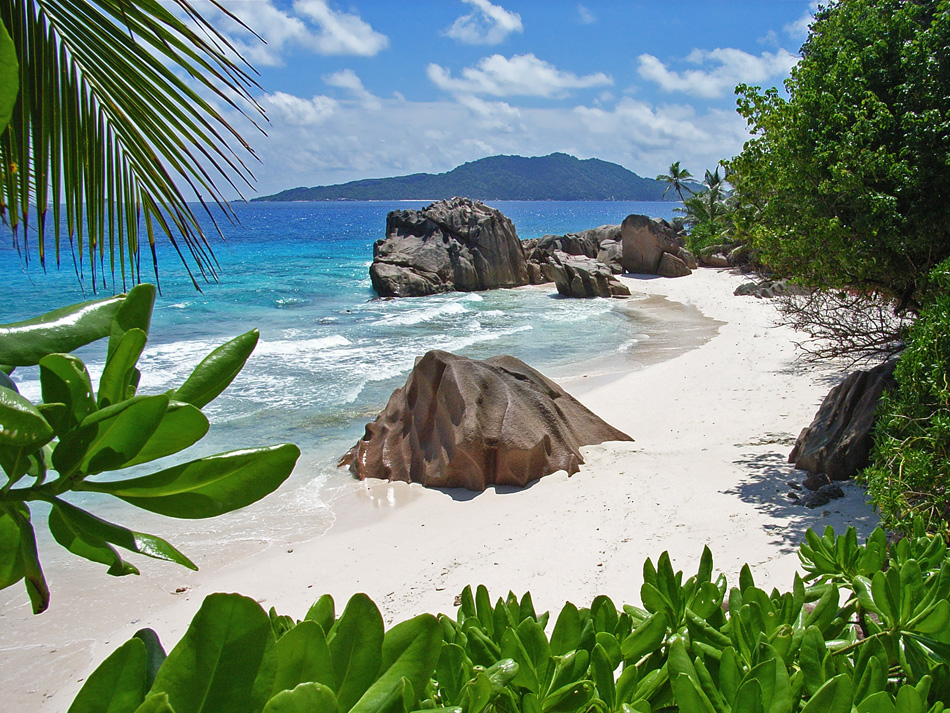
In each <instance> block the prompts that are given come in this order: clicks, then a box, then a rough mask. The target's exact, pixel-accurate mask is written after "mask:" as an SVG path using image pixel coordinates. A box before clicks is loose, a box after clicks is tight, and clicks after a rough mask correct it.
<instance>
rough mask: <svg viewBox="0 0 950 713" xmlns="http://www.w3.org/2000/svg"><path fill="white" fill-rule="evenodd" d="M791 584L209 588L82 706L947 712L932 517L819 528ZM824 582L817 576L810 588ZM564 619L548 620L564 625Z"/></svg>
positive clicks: (947, 597)
mask: <svg viewBox="0 0 950 713" xmlns="http://www.w3.org/2000/svg"><path fill="white" fill-rule="evenodd" d="M799 556H800V558H801V561H802V566H803V569H804V577H800V576H799V575H797V574H796V575H795V579H794V582H793V584H792V589H791V591H790V592H785V593H780V592H778V591H777V590H773V591H772V592H766V591H765V590H763V589H761V588H759V587H757V586H756V585H755V582H754V580H753V577H752V574H751V572H750V571H749V568H748V566H745V567H743V569H742V571H741V573H740V575H739V582H738V586H733V587H732V588H729V586H728V583H727V581H726V578H725V576H723V575H721V574H720V575H718V576H715V575H714V572H713V561H712V555H711V553H710V551H709V549H708V548H707V549H705V551H704V552H703V556H702V558H701V559H700V565H699V570H698V572H697V573H696V574H695V575H693V576H690V577H684V574H683V573H682V572H674V570H673V566H672V563H671V561H670V558H669V555H668V554H666V553H663V554H662V555H661V556H660V558H659V560H658V561H657V562H656V564H654V563H653V562H652V561H650V560H647V561H646V562H645V563H644V565H643V580H644V583H643V586H642V587H641V590H640V600H641V601H642V602H643V608H641V607H637V606H631V605H625V606H623V607H622V608H621V609H619V610H618V609H617V606H616V605H615V604H614V603H613V602H612V601H611V600H610V599H609V598H608V597H605V596H599V597H597V598H595V599H594V601H593V602H591V604H590V606H589V607H585V608H581V609H578V608H577V607H576V606H575V605H574V604H571V603H567V604H565V606H564V607H563V608H562V609H561V611H560V613H559V614H558V616H557V619H556V620H555V621H554V625H553V628H549V626H548V625H549V615H548V614H547V613H543V614H538V613H537V612H536V611H535V607H534V604H533V602H532V599H531V595H530V594H525V595H524V596H522V597H521V598H520V599H519V598H518V597H516V596H515V595H514V594H509V595H508V596H507V597H506V598H505V599H498V600H497V601H496V602H495V604H494V605H492V602H491V599H490V597H489V594H488V591H487V590H486V589H485V588H484V587H478V588H476V590H475V591H474V592H473V591H472V589H471V588H470V587H466V588H465V590H464V591H463V592H462V594H461V596H460V598H459V602H460V605H459V609H458V612H457V615H456V617H455V618H454V619H453V618H450V617H448V616H445V615H440V616H439V617H434V616H432V615H430V614H421V615H419V616H416V617H414V618H412V619H409V620H408V621H404V622H402V623H400V624H397V625H396V626H394V627H393V628H391V629H390V630H389V631H385V630H384V626H383V618H382V616H381V615H380V612H379V610H378V609H377V608H376V606H375V604H373V602H372V601H371V600H370V599H369V598H368V597H367V596H366V595H365V594H356V595H354V596H353V597H352V598H351V599H350V600H349V602H348V603H347V604H346V607H345V609H344V610H343V612H342V613H341V614H340V615H337V613H336V609H335V605H334V602H333V600H332V599H331V598H330V597H329V596H323V597H321V598H320V599H319V600H318V601H317V602H316V603H315V604H314V605H313V606H312V607H311V608H310V610H309V611H308V612H307V613H306V616H305V617H304V619H303V620H302V621H296V620H294V619H292V618H290V617H288V616H281V615H278V614H277V612H276V611H275V610H274V609H271V610H270V613H269V614H268V613H265V611H264V610H263V609H262V608H261V607H260V605H259V604H257V603H256V602H254V601H253V600H251V599H248V598H246V597H241V596H239V595H237V594H212V595H211V596H209V597H208V598H207V599H205V601H204V604H203V605H202V607H201V609H200V610H199V611H198V613H197V615H196V616H195V618H194V620H193V621H192V623H191V626H190V627H189V629H188V631H187V633H186V634H185V636H184V637H183V638H182V639H181V641H180V642H179V643H178V644H177V646H175V648H174V649H172V651H171V652H170V653H169V654H168V655H167V657H166V655H165V651H164V649H163V648H162V646H161V643H160V642H159V640H158V637H157V636H156V635H155V633H154V632H152V631H151V630H149V629H145V630H142V631H140V632H138V633H137V634H136V636H135V637H134V638H132V639H130V640H129V641H128V642H127V643H125V644H124V645H122V646H121V647H119V648H118V649H117V650H116V651H115V652H114V653H113V654H112V655H111V656H109V657H108V658H107V659H106V660H105V661H104V662H103V663H102V664H101V665H100V666H99V668H98V669H97V670H96V671H95V672H93V673H92V674H91V675H90V676H89V678H88V680H87V681H86V683H85V685H84V686H83V688H82V690H81V691H80V692H79V694H78V696H77V698H76V700H75V701H74V703H73V706H72V707H71V708H70V712H71V713H78V712H79V711H84V712H87V713H98V712H100V711H103V712H104V711H110V713H153V712H159V711H160V712H161V713H217V712H218V711H228V712H229V713H410V712H411V711H426V710H430V711H440V712H442V713H634V712H639V713H650V711H671V712H672V711H681V712H682V713H757V712H758V713H798V712H799V711H801V712H802V713H852V711H855V710H856V711H858V713H925V712H929V713H940V711H943V710H944V704H943V701H946V700H950V558H948V553H947V547H946V544H945V542H944V540H943V539H942V538H939V537H936V538H935V537H927V536H925V535H923V534H922V532H919V533H917V536H915V537H911V538H906V539H904V540H901V541H900V542H899V543H898V544H897V545H895V546H893V547H891V549H890V551H888V546H887V540H886V538H885V535H884V532H883V530H880V529H878V530H876V531H875V532H874V533H873V534H872V535H871V536H870V537H869V538H868V540H867V542H866V543H865V544H864V545H859V544H858V541H857V536H856V533H855V531H854V529H853V528H850V529H849V530H848V531H847V532H846V533H845V534H844V535H841V536H838V537H835V534H834V532H833V531H831V529H830V528H829V529H827V530H826V531H825V533H824V534H823V535H822V536H818V535H817V534H815V533H814V532H812V531H811V530H809V531H808V536H807V541H806V543H805V544H803V545H802V546H801V548H800V552H799ZM806 582H808V583H810V585H808V586H806ZM548 630H549V631H550V635H548V633H547V631H548Z"/></svg>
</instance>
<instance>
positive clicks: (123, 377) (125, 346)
mask: <svg viewBox="0 0 950 713" xmlns="http://www.w3.org/2000/svg"><path fill="white" fill-rule="evenodd" d="M147 340H148V337H147V336H146V334H145V332H143V331H142V330H141V329H130V330H129V331H128V332H126V333H125V334H123V335H122V338H121V339H120V340H119V342H118V344H117V345H116V347H115V349H114V350H112V353H111V354H110V355H109V358H108V359H107V360H106V365H105V368H104V369H103V370H102V378H100V379H99V398H98V401H97V404H98V406H99V408H106V407H107V406H112V405H113V404H117V403H120V402H122V401H125V399H127V398H131V397H132V396H133V394H131V393H129V385H130V384H131V383H132V379H133V374H134V373H135V365H136V364H138V361H139V357H140V356H142V350H143V349H144V348H145V342H146V341H147Z"/></svg>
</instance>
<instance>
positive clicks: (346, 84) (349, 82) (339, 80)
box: [323, 69, 382, 110]
mask: <svg viewBox="0 0 950 713" xmlns="http://www.w3.org/2000/svg"><path fill="white" fill-rule="evenodd" d="M323 81H324V82H326V83H327V84H329V85H330V86H331V87H338V88H340V89H345V90H347V91H348V92H350V93H351V94H352V95H353V97H354V98H355V99H357V100H358V101H359V102H360V103H361V104H362V105H363V106H365V107H366V108H367V109H372V110H378V109H380V108H381V107H382V104H381V103H380V101H379V98H378V97H376V96H373V94H372V93H370V92H369V90H367V89H366V87H364V86H363V81H362V80H361V79H360V78H359V77H358V76H357V75H356V72H354V71H353V70H352V69H343V70H341V71H339V72H334V73H333V74H329V75H327V76H325V77H324V78H323Z"/></svg>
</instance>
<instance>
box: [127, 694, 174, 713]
mask: <svg viewBox="0 0 950 713" xmlns="http://www.w3.org/2000/svg"><path fill="white" fill-rule="evenodd" d="M135 713H175V710H174V709H173V708H172V705H171V703H169V702H168V694H167V693H155V694H149V696H148V698H146V699H145V700H144V701H142V705H140V706H139V707H138V708H136V709H135Z"/></svg>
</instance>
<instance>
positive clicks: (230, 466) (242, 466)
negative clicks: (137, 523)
mask: <svg viewBox="0 0 950 713" xmlns="http://www.w3.org/2000/svg"><path fill="white" fill-rule="evenodd" d="M299 456H300V449H299V448H297V446H295V445H292V444H283V445H277V446H266V447H263V448H254V449H246V450H241V451H232V452H230V453H222V454H219V455H216V456H208V457H207V458H201V459H198V460H194V461H191V462H189V463H184V464H182V465H177V466H174V467H172V468H167V469H165V470H161V471H159V472H157V473H153V474H151V475H145V476H142V477H140V478H131V479H129V480H124V481H115V482H109V483H98V482H91V481H88V480H85V481H82V482H80V483H77V484H76V486H75V489H76V490H89V491H93V492H97V493H108V494H109V495H114V496H115V497H117V498H121V499H122V500H125V501H126V502H128V503H131V504H132V505H135V506H136V507H140V508H142V509H144V510H150V511H151V512H157V513H159V514H161V515H167V516H169V517H179V518H205V517H214V516H216V515H221V514H222V513H226V512H230V511H232V510H236V509H238V508H242V507H244V506H246V505H250V504H251V503H253V502H256V501H258V500H260V499H261V498H262V497H264V496H265V495H267V494H268V493H271V492H273V491H274V490H276V489H277V487H278V486H279V485H280V484H281V483H283V482H284V481H285V480H286V479H287V477H288V476H289V475H290V473H291V471H293V469H294V464H295V463H296V462H297V458H298V457H299Z"/></svg>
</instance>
